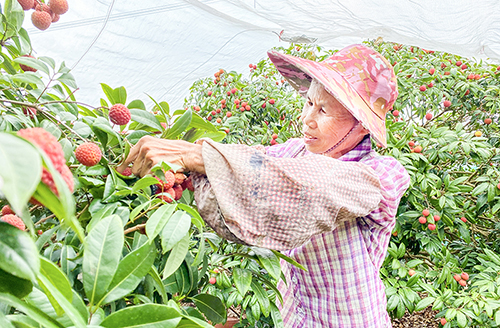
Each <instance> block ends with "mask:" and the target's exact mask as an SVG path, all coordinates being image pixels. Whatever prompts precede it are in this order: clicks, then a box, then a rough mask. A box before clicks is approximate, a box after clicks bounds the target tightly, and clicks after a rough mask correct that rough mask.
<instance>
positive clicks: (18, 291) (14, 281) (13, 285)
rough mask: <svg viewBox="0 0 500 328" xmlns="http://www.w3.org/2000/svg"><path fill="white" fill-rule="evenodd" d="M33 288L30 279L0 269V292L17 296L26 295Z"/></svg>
mask: <svg viewBox="0 0 500 328" xmlns="http://www.w3.org/2000/svg"><path fill="white" fill-rule="evenodd" d="M32 290H33V283H32V282H31V281H30V280H26V279H22V278H19V277H16V276H13V275H11V274H10V273H8V272H6V271H4V270H2V269H0V293H8V294H12V295H14V296H16V297H18V298H23V297H25V296H27V295H28V294H29V293H31V291H32Z"/></svg>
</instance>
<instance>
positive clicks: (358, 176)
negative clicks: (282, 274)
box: [195, 140, 382, 250]
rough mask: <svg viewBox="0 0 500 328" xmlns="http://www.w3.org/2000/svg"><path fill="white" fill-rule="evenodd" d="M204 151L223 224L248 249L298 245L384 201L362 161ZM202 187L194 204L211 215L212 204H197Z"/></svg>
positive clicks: (232, 148) (216, 148)
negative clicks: (208, 210)
mask: <svg viewBox="0 0 500 328" xmlns="http://www.w3.org/2000/svg"><path fill="white" fill-rule="evenodd" d="M202 149H203V150H202V151H203V159H204V162H205V169H206V173H207V178H208V181H209V183H210V188H209V189H210V192H213V195H214V197H213V199H214V201H216V202H217V203H218V210H219V211H220V214H219V216H220V217H221V220H223V223H224V226H225V227H227V229H228V230H229V231H230V232H231V233H232V234H233V235H234V236H235V237H236V238H237V239H239V240H241V241H244V242H245V243H247V244H250V245H257V246H260V247H266V248H271V249H277V250H286V249H292V248H295V247H298V246H299V245H302V244H303V243H305V242H306V241H308V240H309V239H310V238H311V237H312V236H313V235H315V234H319V233H322V232H325V231H330V230H333V229H335V227H336V226H337V222H338V221H339V220H348V219H354V218H356V217H360V216H365V215H367V214H368V213H370V212H371V211H372V210H374V209H375V208H377V206H378V204H379V202H380V200H381V197H382V196H381V192H380V181H379V178H378V176H377V174H376V173H375V171H374V170H373V169H372V168H370V167H369V166H368V165H365V164H362V163H358V162H344V161H340V160H337V159H333V158H329V157H326V156H321V155H308V156H303V157H300V158H274V157H271V156H267V155H265V154H264V153H263V152H262V151H258V150H255V149H253V148H251V147H248V146H244V145H223V144H219V143H216V142H213V141H211V140H207V141H206V142H204V143H203V148H202ZM197 179H198V178H197ZM196 183H197V182H195V184H196ZM200 189H201V188H196V189H195V200H196V202H197V205H198V209H199V210H200V213H202V212H203V213H206V214H205V216H207V215H208V213H207V212H206V211H205V209H206V208H205V207H206V206H208V204H207V203H206V202H205V203H203V202H200V203H199V202H198V200H202V198H203V197H202V196H203V195H202V194H203V192H202V190H200ZM200 206H201V208H200ZM212 217H213V216H212ZM215 226H220V224H215ZM216 231H217V230H216Z"/></svg>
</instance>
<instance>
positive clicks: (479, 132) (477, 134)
mask: <svg viewBox="0 0 500 328" xmlns="http://www.w3.org/2000/svg"><path fill="white" fill-rule="evenodd" d="M474 135H475V136H476V137H478V138H479V137H480V136H482V135H483V133H482V132H481V131H476V132H474Z"/></svg>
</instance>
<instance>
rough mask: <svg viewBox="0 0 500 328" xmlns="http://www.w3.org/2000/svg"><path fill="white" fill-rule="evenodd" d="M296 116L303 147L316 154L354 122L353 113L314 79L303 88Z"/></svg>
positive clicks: (338, 137) (330, 144)
mask: <svg viewBox="0 0 500 328" xmlns="http://www.w3.org/2000/svg"><path fill="white" fill-rule="evenodd" d="M300 119H301V121H302V123H303V131H302V132H303V134H304V143H305V145H306V149H307V150H308V151H310V152H312V153H316V154H320V153H324V152H326V151H327V150H328V149H330V148H331V147H332V146H333V145H335V144H336V143H337V142H339V141H340V140H341V139H342V138H343V137H344V136H345V135H346V134H347V133H348V132H349V130H351V128H352V127H353V126H354V125H355V124H356V123H357V121H356V119H355V118H354V116H352V114H351V113H349V111H348V110H347V109H346V108H345V107H344V106H343V105H341V104H340V103H339V101H338V100H337V99H336V98H335V97H333V96H332V95H331V94H329V93H328V92H327V91H326V90H325V88H324V87H323V85H322V84H320V83H318V82H316V81H315V80H313V83H311V87H310V88H309V90H308V92H307V97H306V103H305V105H304V108H303V109H302V115H301V116H300Z"/></svg>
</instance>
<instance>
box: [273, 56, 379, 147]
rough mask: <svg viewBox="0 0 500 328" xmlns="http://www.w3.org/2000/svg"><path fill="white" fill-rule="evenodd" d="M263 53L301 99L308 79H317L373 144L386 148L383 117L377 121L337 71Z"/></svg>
mask: <svg viewBox="0 0 500 328" xmlns="http://www.w3.org/2000/svg"><path fill="white" fill-rule="evenodd" d="M267 54H268V56H269V59H271V61H272V62H273V64H274V66H275V67H276V69H277V70H278V71H279V72H280V73H281V75H283V77H284V78H286V79H287V80H288V82H289V83H290V85H291V86H292V87H293V88H294V89H295V90H297V91H298V92H299V93H300V94H301V95H302V96H305V93H306V92H307V90H308V89H309V86H310V85H311V81H312V79H313V78H314V79H316V80H318V82H320V83H321V84H322V85H323V86H324V87H325V89H326V91H328V92H329V93H330V94H331V95H332V96H334V97H335V98H336V99H337V100H338V101H339V102H340V103H341V104H342V105H343V106H344V107H345V108H346V109H347V110H348V111H349V112H350V113H351V114H352V115H353V116H354V118H355V119H356V120H358V121H359V122H361V124H363V126H364V127H365V128H366V129H367V130H368V131H370V134H371V136H372V138H373V139H375V141H376V142H377V143H379V144H380V145H382V146H383V147H387V136H386V128H385V118H380V117H379V116H378V115H377V114H376V113H375V112H374V111H373V110H372V108H371V107H370V106H369V105H368V104H367V103H366V101H365V100H364V99H363V97H361V95H360V94H359V93H358V92H357V91H356V89H355V88H354V87H353V86H352V85H351V84H350V83H349V82H348V81H347V80H346V79H345V78H344V76H343V75H342V74H341V73H340V72H339V71H337V70H335V69H334V68H333V67H331V66H330V65H327V64H322V63H321V62H315V61H312V60H308V59H303V58H298V57H294V56H290V55H285V54H282V53H279V52H277V51H269V52H268V53H267Z"/></svg>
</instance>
